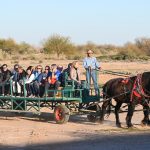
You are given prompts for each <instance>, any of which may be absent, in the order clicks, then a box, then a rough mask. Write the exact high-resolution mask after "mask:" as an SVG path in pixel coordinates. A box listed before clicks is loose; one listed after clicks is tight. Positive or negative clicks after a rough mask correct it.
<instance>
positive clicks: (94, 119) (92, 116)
mask: <svg viewBox="0 0 150 150" xmlns="http://www.w3.org/2000/svg"><path fill="white" fill-rule="evenodd" d="M87 119H88V121H90V122H96V120H97V117H96V115H93V114H89V115H87Z"/></svg>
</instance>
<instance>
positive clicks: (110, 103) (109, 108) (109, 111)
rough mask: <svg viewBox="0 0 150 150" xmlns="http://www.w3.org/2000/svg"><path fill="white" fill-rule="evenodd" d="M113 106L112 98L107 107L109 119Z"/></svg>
mask: <svg viewBox="0 0 150 150" xmlns="http://www.w3.org/2000/svg"><path fill="white" fill-rule="evenodd" d="M111 106H112V99H111V98H110V99H109V100H108V105H107V108H106V113H107V117H109V115H110V114H111Z"/></svg>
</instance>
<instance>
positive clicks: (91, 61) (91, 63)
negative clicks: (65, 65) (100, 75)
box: [83, 57, 100, 69]
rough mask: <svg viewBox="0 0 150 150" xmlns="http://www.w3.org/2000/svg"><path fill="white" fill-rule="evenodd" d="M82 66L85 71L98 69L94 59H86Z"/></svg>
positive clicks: (97, 63) (98, 65)
mask: <svg viewBox="0 0 150 150" xmlns="http://www.w3.org/2000/svg"><path fill="white" fill-rule="evenodd" d="M83 66H84V68H85V69H88V67H91V69H97V68H99V67H100V64H99V62H98V61H97V59H96V58H95V57H86V58H84V60H83Z"/></svg>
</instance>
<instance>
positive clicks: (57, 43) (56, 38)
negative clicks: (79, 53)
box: [43, 34, 75, 58]
mask: <svg viewBox="0 0 150 150" xmlns="http://www.w3.org/2000/svg"><path fill="white" fill-rule="evenodd" d="M43 50H44V52H46V53H49V54H50V53H53V54H54V53H56V54H57V57H58V58H60V55H62V54H65V55H66V56H68V55H71V54H73V53H74V51H75V46H74V45H73V44H72V43H71V41H70V39H69V38H68V37H63V36H60V35H58V34H55V35H52V36H51V37H49V38H48V39H47V40H46V41H44V43H43Z"/></svg>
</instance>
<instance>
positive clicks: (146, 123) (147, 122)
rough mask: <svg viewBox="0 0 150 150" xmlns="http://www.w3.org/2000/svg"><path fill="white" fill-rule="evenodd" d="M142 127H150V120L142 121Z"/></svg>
mask: <svg viewBox="0 0 150 150" xmlns="http://www.w3.org/2000/svg"><path fill="white" fill-rule="evenodd" d="M141 125H142V126H143V127H144V126H150V120H148V121H144V120H142V121H141Z"/></svg>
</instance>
